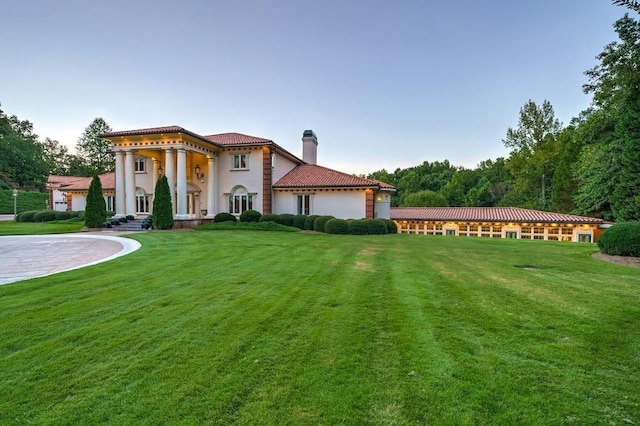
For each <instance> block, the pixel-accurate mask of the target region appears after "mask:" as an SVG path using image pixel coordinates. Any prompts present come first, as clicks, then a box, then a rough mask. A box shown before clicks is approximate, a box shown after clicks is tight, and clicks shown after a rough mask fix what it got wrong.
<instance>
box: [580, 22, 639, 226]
mask: <svg viewBox="0 0 640 426" xmlns="http://www.w3.org/2000/svg"><path fill="white" fill-rule="evenodd" d="M614 28H615V30H616V32H617V34H618V37H619V39H620V41H619V42H618V41H614V42H612V43H609V44H608V45H607V46H605V48H604V51H603V52H602V53H600V54H599V55H598V56H597V58H598V59H599V60H600V64H599V65H597V66H595V67H594V68H592V69H590V70H588V71H587V72H585V74H586V75H587V77H588V78H589V83H588V84H585V85H584V86H583V89H584V91H585V93H592V94H593V110H594V112H593V113H592V116H591V117H590V119H591V121H594V122H595V123H596V124H600V127H596V128H598V129H599V130H600V132H599V133H598V134H597V135H595V136H596V137H595V138H593V139H592V141H591V146H589V149H586V150H583V151H584V153H583V154H581V163H580V164H581V167H579V169H578V173H579V175H581V177H585V176H586V177H588V178H590V179H589V180H590V181H591V182H589V180H581V181H580V185H579V188H578V196H579V198H578V199H577V202H576V204H577V205H578V206H579V207H580V208H582V209H584V208H585V204H586V207H596V206H598V205H600V206H607V205H609V206H610V207H611V211H612V212H613V215H614V217H615V219H616V220H639V219H640V213H639V211H640V170H639V169H638V164H639V163H640V73H638V69H640V23H638V22H637V21H636V20H634V19H632V18H630V17H629V16H628V15H626V14H625V16H624V17H622V18H621V19H619V20H618V21H616V23H615V24H614ZM603 124H604V125H603ZM593 160H597V161H598V160H599V161H602V163H604V165H602V163H599V164H592V165H591V166H592V167H594V169H595V170H593V171H589V170H586V168H588V167H589V166H590V164H589V163H588V161H593ZM589 183H591V184H592V185H593V184H594V183H596V184H598V186H596V187H595V189H597V192H594V188H593V187H589V186H588V185H589ZM585 196H588V197H585ZM589 200H594V201H596V203H593V202H592V203H591V204H592V205H591V206H589V203H583V201H589Z"/></svg>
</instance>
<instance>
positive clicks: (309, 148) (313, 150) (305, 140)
mask: <svg viewBox="0 0 640 426" xmlns="http://www.w3.org/2000/svg"><path fill="white" fill-rule="evenodd" d="M317 160H318V137H317V136H316V134H315V133H313V130H305V131H304V133H302V161H304V162H305V163H307V164H316V163H317Z"/></svg>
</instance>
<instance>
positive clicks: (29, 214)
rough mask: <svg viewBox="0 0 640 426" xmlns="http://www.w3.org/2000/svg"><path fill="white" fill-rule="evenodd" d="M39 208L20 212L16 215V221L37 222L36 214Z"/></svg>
mask: <svg viewBox="0 0 640 426" xmlns="http://www.w3.org/2000/svg"><path fill="white" fill-rule="evenodd" d="M38 212H39V210H27V211H26V212H22V213H18V215H17V216H16V221H18V222H35V219H34V217H35V215H36V214H38Z"/></svg>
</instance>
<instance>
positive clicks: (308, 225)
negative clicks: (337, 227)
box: [304, 214, 320, 231]
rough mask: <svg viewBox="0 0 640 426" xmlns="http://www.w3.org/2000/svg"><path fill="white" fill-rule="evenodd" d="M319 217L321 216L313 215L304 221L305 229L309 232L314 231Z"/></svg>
mask: <svg viewBox="0 0 640 426" xmlns="http://www.w3.org/2000/svg"><path fill="white" fill-rule="evenodd" d="M319 217H320V216H318V215H317V214H312V215H311V216H307V218H306V219H305V220H304V229H306V230H307V231H313V223H314V222H315V221H316V219H317V218H319Z"/></svg>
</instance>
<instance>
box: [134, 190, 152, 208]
mask: <svg viewBox="0 0 640 426" xmlns="http://www.w3.org/2000/svg"><path fill="white" fill-rule="evenodd" d="M136 213H149V196H148V195H147V194H146V193H145V192H144V189H142V188H136Z"/></svg>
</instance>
